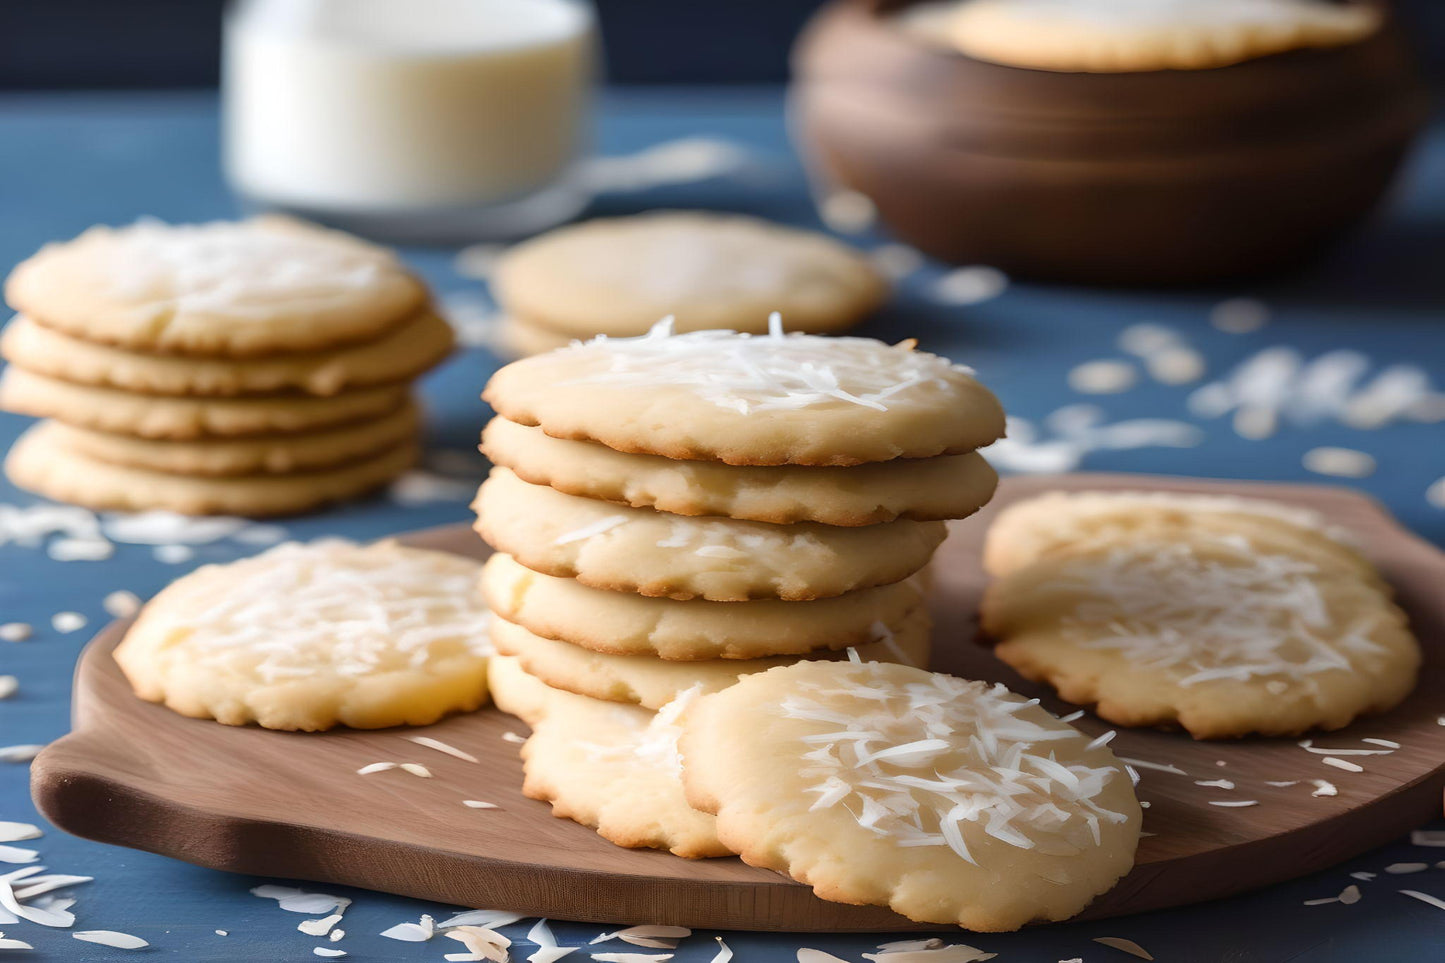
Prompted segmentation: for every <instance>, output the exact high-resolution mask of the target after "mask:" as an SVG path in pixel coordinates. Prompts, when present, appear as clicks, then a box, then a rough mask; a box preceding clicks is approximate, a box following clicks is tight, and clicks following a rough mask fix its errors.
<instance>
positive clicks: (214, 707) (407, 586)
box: [115, 540, 490, 730]
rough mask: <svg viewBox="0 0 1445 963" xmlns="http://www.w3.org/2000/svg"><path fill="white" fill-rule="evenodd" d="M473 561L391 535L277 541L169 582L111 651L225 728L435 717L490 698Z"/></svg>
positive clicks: (135, 673) (173, 701)
mask: <svg viewBox="0 0 1445 963" xmlns="http://www.w3.org/2000/svg"><path fill="white" fill-rule="evenodd" d="M477 567H478V566H477V563H476V562H475V561H473V560H471V559H466V558H462V557H460V556H456V555H448V554H445V553H442V552H428V551H421V550H419V549H412V548H404V547H402V546H400V545H397V544H396V543H394V542H382V543H379V544H376V545H370V546H359V545H353V544H351V543H349V542H340V541H336V540H328V541H323V542H316V543H313V544H310V545H300V544H296V543H291V544H286V545H280V546H277V547H276V548H273V549H270V550H268V551H266V552H263V553H262V554H260V555H257V556H254V557H252V558H248V559H243V560H241V561H239V562H230V563H227V564H224V565H207V566H204V567H202V568H199V569H197V570H196V571H194V572H192V573H191V574H189V575H186V576H183V577H182V578H180V579H179V580H177V581H175V582H173V583H172V584H171V585H170V586H168V587H167V588H166V589H164V590H163V591H162V592H161V593H160V594H159V595H157V596H156V597H155V598H153V599H152V600H151V601H150V602H148V603H147V604H146V606H145V608H144V609H142V610H141V613H140V616H139V618H137V620H136V622H135V624H134V625H132V626H131V627H130V629H129V630H128V631H127V632H126V634H125V638H124V639H123V640H122V641H121V643H120V645H119V646H117V647H116V650H115V659H116V662H118V663H119V664H120V667H121V670H122V671H123V672H124V673H125V676H126V678H127V679H129V680H130V684H131V686H132V687H133V688H134V689H135V691H136V694H137V695H138V696H140V697H141V698H142V699H147V700H149V701H151V702H161V703H164V704H165V705H167V706H168V707H170V708H171V709H174V710H175V711H176V712H179V713H181V714H182V715H186V716H192V717H196V718H208V719H215V720H216V721H217V722H223V723H225V724H227V725H245V724H246V723H250V722H255V723H257V724H259V725H261V726H264V727H266V728H268V729H301V730H319V729H329V728H331V727H333V726H336V725H344V726H350V727H353V728H358V729H375V728H380V727H383V726H397V725H428V724H430V723H433V722H435V721H436V720H437V719H440V718H441V717H442V716H444V715H447V714H448V713H451V712H459V711H460V712H465V711H469V710H472V709H475V708H477V707H478V706H480V705H482V704H483V703H484V702H485V701H486V697H487V685H486V678H487V654H488V652H489V651H490V647H489V645H488V643H487V633H486V624H487V613H486V611H485V609H484V608H483V607H482V604H481V600H480V599H478V598H477V595H476V593H475V592H474V591H472V588H473V585H474V583H475V581H476V573H477Z"/></svg>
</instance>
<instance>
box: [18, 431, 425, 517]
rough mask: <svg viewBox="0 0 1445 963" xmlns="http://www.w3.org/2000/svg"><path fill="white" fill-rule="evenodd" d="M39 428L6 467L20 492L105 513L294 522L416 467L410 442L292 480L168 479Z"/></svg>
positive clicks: (242, 477) (22, 440) (293, 476)
mask: <svg viewBox="0 0 1445 963" xmlns="http://www.w3.org/2000/svg"><path fill="white" fill-rule="evenodd" d="M56 427H58V426H56V425H55V424H53V423H49V422H41V423H40V424H38V425H36V426H34V427H33V428H30V429H29V430H27V431H26V432H25V434H23V435H21V436H20V438H19V439H18V440H17V441H16V442H15V444H14V445H13V446H12V447H11V449H10V454H9V455H8V456H7V457H6V459H5V474H6V476H7V477H8V478H9V479H10V480H11V481H12V482H14V483H15V485H17V486H18V487H20V488H24V489H26V490H27V491H32V492H34V493H36V494H37V495H43V496H45V497H46V498H53V499H55V500H56V501H61V502H70V503H72V504H75V505H84V506H85V507H86V508H94V509H100V510H106V511H121V512H131V511H149V510H151V509H161V510H164V511H172V512H180V513H182V514H185V515H245V516H250V517H253V518H258V517H262V516H268V515H292V514H296V513H298V512H305V511H310V510H312V509H315V508H319V507H321V506H323V505H329V504H331V503H332V502H337V501H342V500H344V499H348V498H355V497H357V496H359V495H363V494H365V493H366V492H369V491H372V490H373V489H376V488H380V487H381V486H382V485H385V484H386V483H387V482H389V481H391V480H393V479H394V478H396V477H398V476H399V475H401V474H402V473H403V472H405V471H406V470H407V469H408V468H410V467H411V466H412V465H413V464H415V463H416V459H417V449H416V445H414V444H413V443H411V442H404V443H402V444H400V445H396V446H394V447H392V448H390V449H387V450H386V451H383V452H381V453H379V454H375V455H371V456H368V457H367V458H365V459H363V460H360V461H355V462H351V463H350V464H346V465H342V466H339V467H336V468H326V469H320V470H317V471H309V472H300V473H296V474H291V475H240V476H235V477H205V476H201V475H173V474H170V473H169V472H162V471H153V470H151V469H147V468H127V467H125V466H123V465H113V464H110V463H108V462H103V461H99V460H97V459H95V458H93V457H91V456H89V455H85V454H81V453H80V452H79V451H77V450H75V449H73V448H70V447H69V446H68V445H66V444H65V442H64V440H63V439H62V438H60V437H57V435H56V434H55V433H54V432H53V429H55V428H56Z"/></svg>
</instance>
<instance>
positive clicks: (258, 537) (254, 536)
mask: <svg viewBox="0 0 1445 963" xmlns="http://www.w3.org/2000/svg"><path fill="white" fill-rule="evenodd" d="M288 534H289V533H288V532H287V531H286V529H285V528H283V527H281V526H280V525H247V526H246V527H245V528H243V529H241V530H240V531H239V532H237V533H236V534H234V535H232V536H231V541H233V542H240V543H241V544H242V545H276V544H279V543H281V542H284V541H286V538H287V535H288Z"/></svg>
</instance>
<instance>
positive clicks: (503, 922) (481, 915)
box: [436, 909, 522, 930]
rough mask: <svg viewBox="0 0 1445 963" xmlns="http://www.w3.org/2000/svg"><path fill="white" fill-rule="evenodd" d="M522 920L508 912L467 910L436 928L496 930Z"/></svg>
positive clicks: (519, 916)
mask: <svg viewBox="0 0 1445 963" xmlns="http://www.w3.org/2000/svg"><path fill="white" fill-rule="evenodd" d="M521 918H522V914H520V913H510V912H508V911H507V910H488V909H479V910H466V911H464V912H461V913H458V914H456V915H455V916H453V917H451V918H450V919H447V920H443V921H442V922H440V923H438V924H436V928H437V929H439V930H444V929H448V928H450V927H453V926H480V927H483V928H485V929H495V928H496V927H498V926H510V925H511V924H513V923H515V922H517V921H518V920H520V919H521Z"/></svg>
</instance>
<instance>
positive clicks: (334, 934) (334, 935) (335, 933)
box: [326, 930, 346, 943]
mask: <svg viewBox="0 0 1445 963" xmlns="http://www.w3.org/2000/svg"><path fill="white" fill-rule="evenodd" d="M345 935H346V931H345V930H332V931H331V932H330V933H328V934H327V936H326V938H327V939H329V940H330V941H331V942H333V943H335V942H337V941H338V940H340V939H341V938H342V937H343V936H345Z"/></svg>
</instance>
